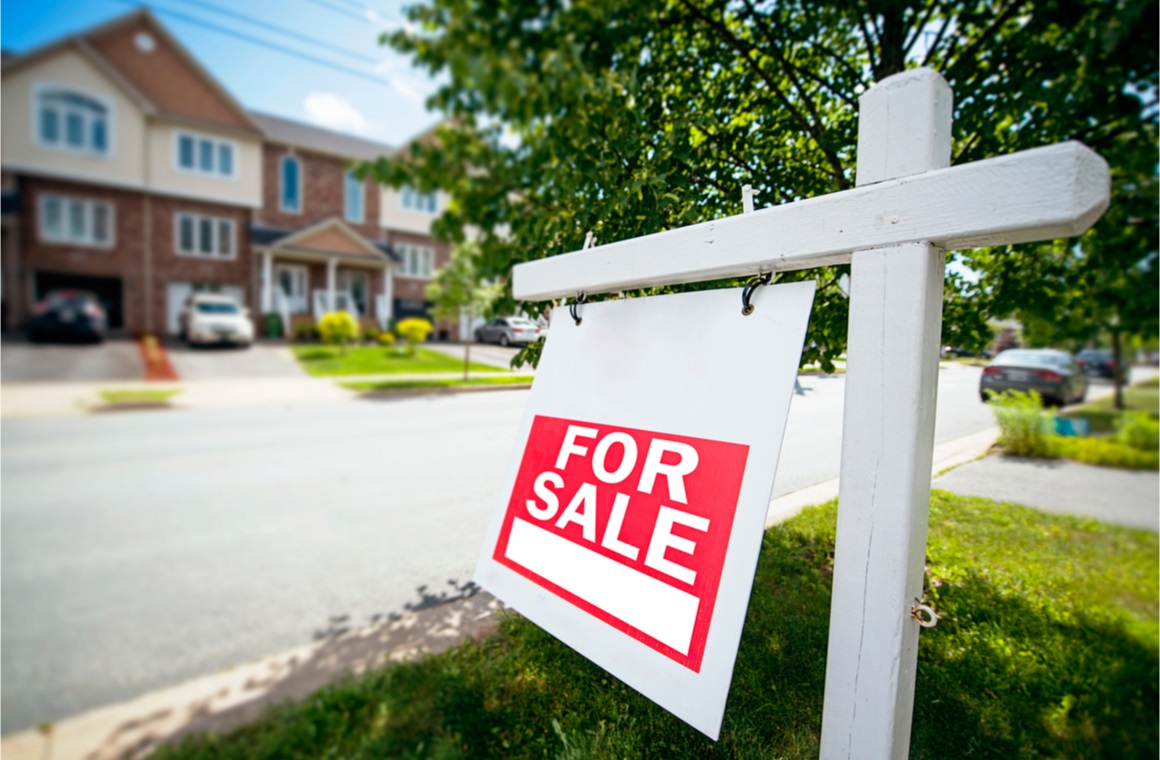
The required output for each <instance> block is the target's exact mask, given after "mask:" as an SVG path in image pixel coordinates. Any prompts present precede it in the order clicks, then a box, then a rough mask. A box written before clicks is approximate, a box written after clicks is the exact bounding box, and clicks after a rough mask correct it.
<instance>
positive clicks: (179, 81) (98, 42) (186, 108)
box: [89, 19, 254, 131]
mask: <svg viewBox="0 0 1160 760" xmlns="http://www.w3.org/2000/svg"><path fill="white" fill-rule="evenodd" d="M141 32H144V33H146V34H150V35H151V36H152V37H153V39H154V41H155V42H156V47H155V49H154V50H153V52H151V53H146V52H143V51H141V50H140V49H138V47H137V45H136V43H135V42H134V41H133V38H134V37H135V36H136V35H137V34H138V33H141ZM89 42H90V43H91V44H92V46H93V47H94V48H96V50H97V52H98V53H100V54H101V56H103V57H104V58H105V59H106V60H107V61H108V62H109V63H110V64H112V65H113V67H114V68H116V69H117V70H118V71H119V72H120V73H121V74H122V75H123V76H124V77H125V78H126V79H128V80H129V81H130V82H131V83H132V84H133V86H135V87H136V88H137V89H138V90H140V91H141V92H142V93H143V94H144V95H145V97H147V98H149V100H150V101H152V102H153V103H154V104H156V105H157V107H158V108H160V109H161V110H162V111H172V112H174V113H179V114H184V115H186V116H192V117H193V118H195V119H202V120H204V121H208V122H212V123H215V124H221V125H223V126H227V127H234V128H236V129H245V130H248V131H253V129H254V128H253V127H252V126H250V124H249V122H248V121H247V120H246V119H245V118H244V117H243V116H242V115H241V114H240V113H238V110H237V109H236V108H235V107H234V106H233V105H232V104H231V103H230V101H229V100H227V99H226V98H224V97H222V95H221V94H220V93H219V92H218V90H217V88H215V87H214V86H213V85H212V84H210V82H208V81H207V80H206V79H205V77H204V76H202V75H201V74H200V73H199V72H198V71H197V70H196V69H195V68H194V67H192V66H190V65H189V63H188V62H186V60H185V59H184V57H183V56H181V55H180V54H179V53H178V52H177V51H176V50H174V49H172V48H171V47H169V45H168V44H167V43H166V42H165V40H164V38H163V37H162V36H161V35H160V34H158V33H157V32H156V31H155V30H154V29H153V28H152V26H151V25H150V24H149V23H148V22H146V21H144V20H140V19H139V20H137V21H136V22H134V23H131V24H126V25H124V26H121V27H120V28H117V29H113V30H111V31H108V32H106V33H105V34H102V35H100V36H99V37H90V38H89Z"/></svg>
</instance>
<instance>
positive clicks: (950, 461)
mask: <svg viewBox="0 0 1160 760" xmlns="http://www.w3.org/2000/svg"><path fill="white" fill-rule="evenodd" d="M998 438H999V428H997V427H991V428H987V429H986V430H982V431H980V432H978V433H972V434H970V435H965V436H963V437H961V438H956V439H954V440H951V441H947V442H945V443H941V444H939V445H937V446H935V447H934V456H933V458H932V460H931V479H932V480H933V479H934V477H935V476H936V475H939V474H941V473H943V472H945V471H947V470H948V469H951V468H953V467H958V466H959V465H961V464H966V463H967V462H971V461H973V460H975V459H978V458H979V457H981V456H982V455H984V454H986V453H987V451H988V450H989V449H990V448H991V446H993V445H994V443H995V441H996V440H998ZM839 482H840V479H839V478H834V479H833V480H827V481H825V482H824V483H817V484H815V485H812V486H808V487H806V488H803V489H801V490H799V491H794V492H793V493H787V494H785V495H784V496H779V497H777V498H776V499H774V500H773V501H771V502H770V503H769V512H767V513H766V517H765V527H767V528H769V527H771V526H773V525H777V524H778V523H783V522H785V521H786V520H789V519H790V518H793V517H796V516H797V515H798V514H800V513H801V511H802V510H803V509H805V508H806V507H810V506H813V505H815V504H821V503H823V502H827V501H829V500H830V499H835V498H837V496H838V484H839Z"/></svg>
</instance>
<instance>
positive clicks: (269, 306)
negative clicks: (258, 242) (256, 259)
mask: <svg viewBox="0 0 1160 760" xmlns="http://www.w3.org/2000/svg"><path fill="white" fill-rule="evenodd" d="M273 310H274V256H273V255H272V254H271V253H270V252H269V251H262V313H263V314H268V313H270V312H271V311H273Z"/></svg>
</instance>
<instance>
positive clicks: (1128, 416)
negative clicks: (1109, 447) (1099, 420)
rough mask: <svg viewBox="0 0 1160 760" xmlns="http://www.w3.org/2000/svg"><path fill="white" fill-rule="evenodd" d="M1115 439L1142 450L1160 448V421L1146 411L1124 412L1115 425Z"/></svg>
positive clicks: (1149, 450) (1153, 450)
mask: <svg viewBox="0 0 1160 760" xmlns="http://www.w3.org/2000/svg"><path fill="white" fill-rule="evenodd" d="M1116 440H1117V441H1118V442H1120V443H1122V444H1123V445H1125V446H1130V447H1132V448H1133V449H1137V450H1139V451H1144V452H1152V453H1153V454H1155V453H1156V450H1157V449H1160V422H1157V421H1156V420H1154V419H1152V417H1151V415H1149V414H1148V413H1147V412H1132V411H1128V412H1124V414H1123V416H1122V417H1120V421H1119V423H1117V425H1116Z"/></svg>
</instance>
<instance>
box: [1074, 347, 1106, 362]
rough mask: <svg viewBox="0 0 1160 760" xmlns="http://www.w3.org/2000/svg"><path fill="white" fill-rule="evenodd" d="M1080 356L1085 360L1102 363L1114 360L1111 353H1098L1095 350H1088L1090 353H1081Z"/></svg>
mask: <svg viewBox="0 0 1160 760" xmlns="http://www.w3.org/2000/svg"><path fill="white" fill-rule="evenodd" d="M1079 355H1080V357H1081V358H1083V359H1097V360H1100V361H1108V360H1110V359H1111V358H1112V352H1111V351H1097V350H1094V349H1093V350H1088V351H1080V352H1079Z"/></svg>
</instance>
